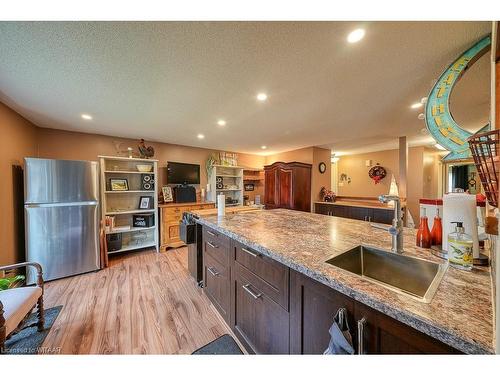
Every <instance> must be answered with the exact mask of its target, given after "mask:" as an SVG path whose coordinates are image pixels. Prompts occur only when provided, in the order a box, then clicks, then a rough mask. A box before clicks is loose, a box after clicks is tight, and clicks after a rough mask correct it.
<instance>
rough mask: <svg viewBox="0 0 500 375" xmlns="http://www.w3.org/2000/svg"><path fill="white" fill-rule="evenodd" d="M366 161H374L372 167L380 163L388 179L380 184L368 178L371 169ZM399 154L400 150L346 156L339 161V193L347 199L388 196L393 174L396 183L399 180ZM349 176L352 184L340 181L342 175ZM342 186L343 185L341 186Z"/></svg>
mask: <svg viewBox="0 0 500 375" xmlns="http://www.w3.org/2000/svg"><path fill="white" fill-rule="evenodd" d="M366 160H371V161H372V166H375V165H376V164H377V163H379V164H380V165H381V166H382V167H384V168H385V170H386V171H387V177H386V178H384V179H383V180H381V181H380V182H379V183H378V184H375V182H374V181H373V180H372V179H371V178H370V177H368V171H369V170H370V168H371V167H367V166H366ZM398 163H399V153H398V150H385V151H378V152H369V153H365V154H356V155H346V156H342V157H340V159H339V161H338V181H339V187H338V192H339V195H341V196H347V197H378V196H379V195H380V194H387V193H388V192H389V187H390V185H391V174H394V177H395V178H396V181H398V179H399V164H398ZM342 173H345V174H347V176H348V177H350V178H351V182H350V183H347V181H343V182H342V181H340V175H341V174H342ZM341 184H342V185H341Z"/></svg>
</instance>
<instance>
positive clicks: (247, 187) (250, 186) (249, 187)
mask: <svg viewBox="0 0 500 375" xmlns="http://www.w3.org/2000/svg"><path fill="white" fill-rule="evenodd" d="M244 188H245V191H254V190H255V185H254V184H245V185H244Z"/></svg>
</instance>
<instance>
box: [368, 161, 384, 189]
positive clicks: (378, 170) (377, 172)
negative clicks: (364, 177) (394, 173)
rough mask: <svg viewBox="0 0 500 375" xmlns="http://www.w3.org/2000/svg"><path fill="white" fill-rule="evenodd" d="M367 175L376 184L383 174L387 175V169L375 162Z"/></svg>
mask: <svg viewBox="0 0 500 375" xmlns="http://www.w3.org/2000/svg"><path fill="white" fill-rule="evenodd" d="M368 176H369V177H370V178H371V179H372V180H373V181H375V184H378V183H379V182H380V181H381V180H382V179H383V178H384V177H385V176H387V171H386V170H385V168H384V167H382V166H381V165H379V164H377V165H376V166H374V167H372V168H370V170H369V171H368Z"/></svg>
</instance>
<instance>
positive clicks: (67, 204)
mask: <svg viewBox="0 0 500 375" xmlns="http://www.w3.org/2000/svg"><path fill="white" fill-rule="evenodd" d="M98 204H99V202H97V201H90V202H61V203H26V204H25V205H24V206H25V207H26V208H38V207H70V206H97V205H98Z"/></svg>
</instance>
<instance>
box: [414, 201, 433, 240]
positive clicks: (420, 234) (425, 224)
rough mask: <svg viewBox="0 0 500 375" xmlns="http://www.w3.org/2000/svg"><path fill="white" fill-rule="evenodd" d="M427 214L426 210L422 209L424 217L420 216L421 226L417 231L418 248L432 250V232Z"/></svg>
mask: <svg viewBox="0 0 500 375" xmlns="http://www.w3.org/2000/svg"><path fill="white" fill-rule="evenodd" d="M425 213H426V210H425V208H422V215H421V216H420V225H419V226H418V231H417V246H419V247H423V248H426V249H430V248H431V244H432V240H431V232H430V230H429V219H428V218H427V216H426V215H425Z"/></svg>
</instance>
